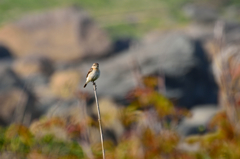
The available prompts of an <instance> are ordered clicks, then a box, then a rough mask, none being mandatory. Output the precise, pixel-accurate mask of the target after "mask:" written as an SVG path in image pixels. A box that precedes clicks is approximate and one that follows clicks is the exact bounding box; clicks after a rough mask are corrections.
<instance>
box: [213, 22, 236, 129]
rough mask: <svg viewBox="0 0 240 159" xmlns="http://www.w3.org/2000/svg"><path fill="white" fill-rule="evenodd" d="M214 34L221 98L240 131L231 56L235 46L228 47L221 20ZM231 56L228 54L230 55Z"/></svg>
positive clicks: (232, 121)
mask: <svg viewBox="0 0 240 159" xmlns="http://www.w3.org/2000/svg"><path fill="white" fill-rule="evenodd" d="M214 36H215V45H216V50H215V52H214V54H213V58H214V65H215V72H216V73H217V74H216V76H217V81H218V84H219V88H220V98H221V101H220V103H221V105H223V108H224V109H225V110H226V113H227V116H228V118H229V120H230V122H231V123H232V125H233V126H234V127H236V128H237V130H238V131H240V125H239V124H240V123H239V119H240V118H239V116H238V110H237V104H236V99H235V95H234V94H235V93H234V92H233V90H232V88H234V87H233V83H232V81H233V78H232V76H231V73H230V71H231V70H230V66H229V62H230V60H231V59H230V58H231V57H233V55H234V52H236V50H235V49H234V48H235V47H234V46H231V47H229V46H228V47H226V44H225V33H224V23H223V22H221V21H219V22H217V23H216V26H215V28H214ZM230 54H232V55H231V56H229V57H230V58H229V57H228V56H227V55H230Z"/></svg>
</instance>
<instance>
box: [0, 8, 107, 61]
mask: <svg viewBox="0 0 240 159" xmlns="http://www.w3.org/2000/svg"><path fill="white" fill-rule="evenodd" d="M0 43H2V44H3V45H4V46H6V47H8V48H10V49H11V51H12V52H13V54H14V56H17V57H23V56H26V55H33V54H38V55H42V56H46V57H48V58H50V59H51V60H54V61H72V60H81V59H83V58H90V57H94V58H96V57H102V56H104V55H106V54H107V53H109V52H110V50H111V41H110V39H109V37H108V36H107V34H106V33H105V32H104V31H103V30H102V29H100V27H98V26H97V24H96V23H95V22H94V21H93V20H92V19H91V18H90V16H89V15H88V14H87V13H86V12H85V11H83V10H82V9H79V8H77V7H70V8H65V9H59V10H54V11H49V12H45V13H40V14H36V15H29V16H26V17H23V18H22V19H20V20H17V21H16V22H13V23H11V24H6V25H4V26H3V27H2V28H1V29H0Z"/></svg>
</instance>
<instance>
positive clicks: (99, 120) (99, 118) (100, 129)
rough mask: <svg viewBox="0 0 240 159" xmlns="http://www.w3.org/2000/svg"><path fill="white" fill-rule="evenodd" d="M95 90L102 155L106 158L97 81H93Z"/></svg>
mask: <svg viewBox="0 0 240 159" xmlns="http://www.w3.org/2000/svg"><path fill="white" fill-rule="evenodd" d="M93 90H94V95H95V100H96V106H97V112H98V122H99V131H100V137H101V144H102V155H103V159H105V149H104V145H103V132H102V123H101V114H100V108H99V104H98V98H97V85H96V83H95V82H93Z"/></svg>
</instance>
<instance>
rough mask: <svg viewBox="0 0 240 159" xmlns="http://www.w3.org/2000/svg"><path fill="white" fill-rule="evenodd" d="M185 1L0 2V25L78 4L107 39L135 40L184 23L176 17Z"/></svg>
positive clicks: (86, 0)
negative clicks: (148, 33)
mask: <svg viewBox="0 0 240 159" xmlns="http://www.w3.org/2000/svg"><path fill="white" fill-rule="evenodd" d="M187 1H189V0H179V1H177V0H170V1H164V0H151V1H148V0H121V1H118V0H101V1H100V0H99V1H96V0H68V1H65V0H41V1H32V0H1V1H0V25H3V24H4V23H6V22H9V21H12V20H15V19H18V18H20V17H22V16H24V15H26V14H32V13H38V12H42V11H45V10H49V9H54V8H61V7H66V6H71V5H79V6H81V7H83V8H84V9H86V10H87V11H88V12H89V13H90V14H91V16H92V17H93V18H94V19H95V20H96V21H97V22H98V23H99V25H100V26H101V27H103V28H104V29H106V30H107V31H108V32H109V33H110V36H111V37H113V38H115V37H119V36H134V37H139V36H141V35H143V34H144V33H146V32H148V31H150V30H152V29H157V28H160V27H166V28H167V27H169V26H174V25H173V24H172V23H181V22H185V21H186V18H179V17H178V15H179V14H181V13H180V10H179V9H177V8H178V7H179V6H181V5H182V4H183V3H185V2H187ZM172 11H174V12H172ZM172 13H174V14H172ZM167 21H171V23H168V22H167Z"/></svg>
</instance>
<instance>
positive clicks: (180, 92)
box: [80, 32, 218, 108]
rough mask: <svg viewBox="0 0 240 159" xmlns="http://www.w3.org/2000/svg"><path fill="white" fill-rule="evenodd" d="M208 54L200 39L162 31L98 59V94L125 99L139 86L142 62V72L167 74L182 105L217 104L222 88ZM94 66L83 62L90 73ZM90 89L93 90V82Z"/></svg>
mask: <svg viewBox="0 0 240 159" xmlns="http://www.w3.org/2000/svg"><path fill="white" fill-rule="evenodd" d="M206 54H207V53H206V52H205V50H204V49H203V48H202V43H201V42H200V41H198V40H195V39H191V38H189V37H188V36H186V35H185V34H183V33H178V32H172V33H165V34H162V35H161V36H159V37H158V38H153V40H152V42H146V43H145V42H142V43H141V44H139V45H138V46H136V47H135V48H134V47H133V48H132V49H130V50H129V51H125V52H123V53H121V54H119V55H117V56H114V57H112V58H109V59H106V60H102V61H98V62H99V64H100V70H101V76H100V78H99V79H98V80H97V85H98V93H99V94H100V95H105V96H111V97H115V98H120V99H121V98H124V96H125V95H126V93H127V92H128V91H129V90H131V89H132V88H134V87H135V86H137V79H136V77H135V76H134V73H133V67H136V65H138V66H139V67H140V71H141V74H142V75H151V74H159V73H160V74H162V73H164V76H165V83H166V93H165V94H166V96H167V97H170V98H177V99H179V105H182V106H185V107H188V108H190V107H192V106H194V105H199V104H216V103H217V92H218V88H217V85H216V83H215V81H214V79H213V75H212V72H211V68H210V63H209V61H208V59H207V56H206ZM134 61H135V62H134ZM134 63H135V64H134ZM91 65H92V62H91V63H84V64H82V65H81V66H80V67H81V68H82V70H83V71H82V72H87V71H88V69H89V67H90V66H91ZM83 68H84V69H83ZM113 70H117V71H113ZM86 89H88V90H89V91H92V90H90V89H92V87H91V86H90V85H89V86H87V88H86Z"/></svg>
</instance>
